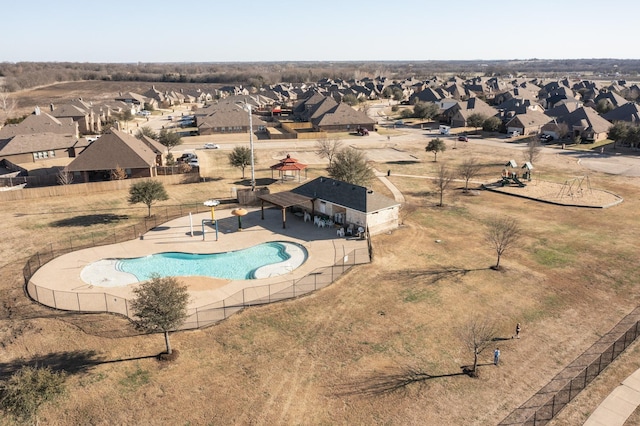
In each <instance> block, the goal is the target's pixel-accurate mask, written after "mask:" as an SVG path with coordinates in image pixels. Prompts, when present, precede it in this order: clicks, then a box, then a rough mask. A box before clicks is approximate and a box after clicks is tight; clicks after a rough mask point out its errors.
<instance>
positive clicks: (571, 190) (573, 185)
mask: <svg viewBox="0 0 640 426" xmlns="http://www.w3.org/2000/svg"><path fill="white" fill-rule="evenodd" d="M585 181H586V188H584V187H583V185H585ZM585 189H586V190H588V191H589V194H591V193H592V192H593V191H592V190H591V181H590V180H589V176H579V177H575V178H573V179H567V180H565V181H564V185H562V188H560V192H558V195H557V198H560V199H562V198H563V197H571V199H572V200H573V199H574V198H576V197H582V196H583V195H584V191H585Z"/></svg>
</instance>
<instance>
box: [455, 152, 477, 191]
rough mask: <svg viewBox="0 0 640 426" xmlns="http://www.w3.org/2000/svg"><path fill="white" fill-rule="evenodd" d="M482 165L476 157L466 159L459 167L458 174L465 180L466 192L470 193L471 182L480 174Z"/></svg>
mask: <svg viewBox="0 0 640 426" xmlns="http://www.w3.org/2000/svg"><path fill="white" fill-rule="evenodd" d="M480 170H482V164H480V163H479V162H478V160H477V159H476V158H475V157H468V158H465V159H464V161H463V162H462V164H460V166H458V174H459V175H460V176H462V178H463V179H464V192H469V181H470V180H471V179H473V178H474V177H476V176H478V175H479V174H480Z"/></svg>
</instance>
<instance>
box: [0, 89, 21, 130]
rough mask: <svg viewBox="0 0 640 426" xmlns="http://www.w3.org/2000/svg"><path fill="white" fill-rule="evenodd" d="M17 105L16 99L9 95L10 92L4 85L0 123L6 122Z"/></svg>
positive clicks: (1, 96) (0, 102) (0, 94)
mask: <svg viewBox="0 0 640 426" xmlns="http://www.w3.org/2000/svg"><path fill="white" fill-rule="evenodd" d="M16 105H17V102H16V100H15V99H13V98H12V97H11V96H9V92H8V91H7V90H6V89H5V88H4V87H0V123H5V122H6V120H8V119H9V118H11V116H12V115H13V113H14V111H15V109H16Z"/></svg>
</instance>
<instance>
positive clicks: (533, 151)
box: [522, 136, 542, 164]
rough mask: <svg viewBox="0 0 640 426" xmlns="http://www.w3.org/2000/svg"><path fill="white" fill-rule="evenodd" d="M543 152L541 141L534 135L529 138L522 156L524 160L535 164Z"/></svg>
mask: <svg viewBox="0 0 640 426" xmlns="http://www.w3.org/2000/svg"><path fill="white" fill-rule="evenodd" d="M541 153H542V147H541V146H540V142H539V141H538V139H537V138H536V137H535V136H533V137H530V138H529V139H527V147H526V149H525V150H524V151H522V157H523V158H524V161H528V162H529V163H531V164H533V163H534V162H535V161H536V160H537V159H538V158H539V157H540V154H541Z"/></svg>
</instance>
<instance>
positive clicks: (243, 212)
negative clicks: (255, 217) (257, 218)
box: [231, 207, 249, 217]
mask: <svg viewBox="0 0 640 426" xmlns="http://www.w3.org/2000/svg"><path fill="white" fill-rule="evenodd" d="M247 213H249V212H248V211H247V209H243V208H242V207H241V208H239V209H233V210H231V214H232V215H234V216H238V217H240V216H246V215H247Z"/></svg>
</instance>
